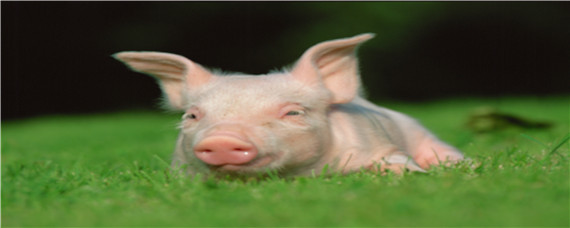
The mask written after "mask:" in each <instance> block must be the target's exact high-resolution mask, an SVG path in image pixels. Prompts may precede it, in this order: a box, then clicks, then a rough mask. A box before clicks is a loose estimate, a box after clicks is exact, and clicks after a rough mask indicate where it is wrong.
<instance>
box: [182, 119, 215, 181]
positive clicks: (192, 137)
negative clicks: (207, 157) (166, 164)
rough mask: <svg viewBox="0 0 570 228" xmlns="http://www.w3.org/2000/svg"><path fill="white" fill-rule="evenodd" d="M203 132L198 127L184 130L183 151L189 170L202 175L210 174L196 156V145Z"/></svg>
mask: <svg viewBox="0 0 570 228" xmlns="http://www.w3.org/2000/svg"><path fill="white" fill-rule="evenodd" d="M202 132H203V131H199V130H198V128H197V127H193V128H187V129H182V145H181V146H182V149H183V151H184V156H185V158H186V161H187V162H188V165H189V168H190V169H193V170H195V171H199V172H202V173H209V172H210V170H209V169H208V167H207V165H206V164H204V163H203V162H202V161H200V159H198V158H197V157H196V156H195V155H194V145H196V142H197V139H199V138H200V136H201V135H202Z"/></svg>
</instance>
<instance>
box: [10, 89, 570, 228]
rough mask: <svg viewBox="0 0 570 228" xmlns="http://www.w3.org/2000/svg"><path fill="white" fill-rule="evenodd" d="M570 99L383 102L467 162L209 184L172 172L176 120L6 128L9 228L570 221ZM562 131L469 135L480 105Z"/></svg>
mask: <svg viewBox="0 0 570 228" xmlns="http://www.w3.org/2000/svg"><path fill="white" fill-rule="evenodd" d="M568 102H569V97H549V98H529V97H522V98H517V97H511V98H500V99H456V100H442V101H433V102H425V103H415V104H411V103H401V102H387V103H383V105H384V106H386V107H390V108H393V109H396V110H399V111H402V112H405V113H408V114H410V115H412V116H414V117H416V118H417V119H419V120H420V121H421V122H422V123H424V125H426V126H427V127H428V128H430V129H431V130H433V131H434V132H435V133H436V134H437V135H438V136H440V137H441V138H442V139H444V140H446V141H448V142H450V143H451V144H453V145H455V146H457V147H458V148H459V149H461V150H462V151H464V152H465V154H466V155H467V156H469V157H471V158H472V160H473V161H472V162H471V163H467V162H465V163H460V164H458V165H457V166H455V167H450V168H445V167H435V168H434V169H431V170H430V171H429V172H428V173H426V174H422V173H406V174H404V175H403V176H397V175H393V174H387V175H384V176H381V175H378V174H373V173H367V172H362V173H355V174H352V175H348V176H331V177H321V176H317V177H301V178H295V179H291V180H285V179H281V178H278V177H269V178H268V179H265V180H257V181H253V180H252V181H247V182H244V181H239V180H211V179H210V180H207V181H200V180H198V179H193V178H188V177H180V176H176V175H173V174H171V173H169V172H168V163H169V162H170V156H171V152H172V150H173V149H174V148H173V147H174V142H175V139H176V136H177V132H176V130H175V125H176V123H177V121H178V120H179V116H178V115H169V114H163V113H160V112H135V111H133V112H123V113H115V114H98V115H83V116H50V117H43V118H35V119H30V120H23V121H13V122H3V123H2V225H4V226H562V227H568V226H569V194H570V192H569V185H570V183H569V159H570V156H569V146H568V145H569V144H568V142H567V141H565V140H567V138H566V137H567V135H568V132H569V123H568V122H569V118H570V115H569V103H568ZM480 106H493V107H497V108H499V110H501V111H504V112H509V113H513V114H516V115H520V116H523V117H525V118H530V119H538V120H546V121H551V122H552V123H554V126H553V127H552V128H550V129H546V130H545V129H542V130H540V129H519V128H510V129H504V130H501V131H496V132H489V133H481V134H476V133H472V132H471V131H470V130H469V129H467V128H466V127H465V126H464V123H465V121H466V120H467V117H468V115H469V113H470V111H471V110H473V109H474V108H476V107H480Z"/></svg>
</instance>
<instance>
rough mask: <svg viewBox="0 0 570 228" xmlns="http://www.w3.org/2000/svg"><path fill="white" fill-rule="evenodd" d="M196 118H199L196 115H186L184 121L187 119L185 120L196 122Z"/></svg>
mask: <svg viewBox="0 0 570 228" xmlns="http://www.w3.org/2000/svg"><path fill="white" fill-rule="evenodd" d="M196 118H198V117H197V116H196V114H194V113H186V114H184V115H183V116H182V119H185V120H195V119H196Z"/></svg>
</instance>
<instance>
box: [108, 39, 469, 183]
mask: <svg viewBox="0 0 570 228" xmlns="http://www.w3.org/2000/svg"><path fill="white" fill-rule="evenodd" d="M372 37H373V35H371V34H363V35H359V36H355V37H351V38H346V39H338V40H332V41H327V42H322V43H319V44H317V45H315V46H313V47H311V48H309V49H308V50H307V51H305V53H304V54H303V55H302V56H301V58H300V59H299V61H297V62H296V64H295V65H294V66H293V67H292V68H291V69H290V70H287V71H284V72H280V73H272V74H268V75H259V76H250V75H242V74H235V75H231V76H220V75H216V74H214V73H212V72H210V71H208V70H207V69H205V68H203V67H202V66H200V65H198V64H196V63H194V62H192V61H190V60H188V59H186V58H185V57H182V56H179V55H174V54H169V53H159V52H121V53H118V54H116V55H115V56H114V57H115V58H117V59H118V60H120V61H122V62H124V63H125V64H127V65H128V66H129V67H131V68H132V69H133V70H135V71H137V72H141V73H145V74H149V75H151V76H153V77H155V78H156V79H157V80H158V82H159V84H160V86H161V88H162V91H163V92H164V94H165V95H166V98H167V99H166V101H167V105H168V106H169V107H170V108H172V109H174V110H180V111H184V112H185V114H184V115H183V121H182V123H181V131H180V135H179V138H178V140H177V146H176V150H175V153H174V160H173V163H172V165H173V167H175V168H176V167H180V166H181V165H187V168H186V171H187V173H189V174H197V173H203V174H216V173H224V174H228V173H229V174H236V175H244V176H255V175H257V174H258V173H260V172H265V171H266V170H274V171H277V172H278V173H279V174H280V175H283V176H296V175H311V174H313V173H316V174H319V173H320V172H321V170H323V167H324V166H325V165H328V166H329V170H330V171H333V172H340V173H349V172H354V171H359V170H361V169H362V168H365V169H369V170H373V171H382V170H386V169H389V170H393V171H395V172H401V171H402V170H403V169H407V170H412V171H420V172H423V171H424V169H428V168H430V166H432V165H439V164H452V163H454V162H457V161H459V160H462V159H463V154H461V152H459V151H458V150H457V149H455V148H453V147H452V146H449V145H447V144H445V143H444V142H442V141H440V140H439V139H437V138H436V137H435V136H434V135H433V134H431V133H430V132H429V131H428V130H426V129H425V128H423V127H422V126H421V125H420V124H419V123H418V122H417V121H415V120H413V119H412V118H410V117H408V116H406V115H404V114H402V113H398V112H396V111H392V110H389V109H386V108H382V107H379V106H376V105H374V104H372V103H370V102H369V101H366V100H365V99H364V98H362V97H360V96H359V95H358V94H359V90H360V76H359V73H358V61H357V58H356V49H357V47H358V45H360V44H361V43H363V42H364V41H366V40H369V39H371V38H372Z"/></svg>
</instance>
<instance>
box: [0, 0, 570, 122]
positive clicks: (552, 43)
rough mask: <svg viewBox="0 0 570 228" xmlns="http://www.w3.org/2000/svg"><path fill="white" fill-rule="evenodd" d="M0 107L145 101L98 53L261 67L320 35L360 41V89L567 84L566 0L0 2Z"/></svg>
mask: <svg viewBox="0 0 570 228" xmlns="http://www.w3.org/2000/svg"><path fill="white" fill-rule="evenodd" d="M1 10H2V15H1V17H2V21H1V26H2V43H1V44H2V62H1V64H2V67H1V77H2V106H1V108H2V112H1V113H2V116H1V117H2V120H13V119H22V118H30V117H35V116H42V115H54V114H78V113H99V112H114V111H119V110H128V109H157V107H158V105H157V103H158V100H159V97H160V95H161V92H160V90H159V88H158V86H157V85H156V84H155V82H154V80H153V79H152V78H151V77H148V76H144V75H140V74H137V73H134V72H131V71H129V70H128V69H127V68H126V67H125V66H124V65H122V64H121V63H119V62H117V61H116V60H114V59H113V58H111V57H110V55H112V54H113V53H116V52H119V51H125V50H134V51H142V50H148V51H162V52H171V53H176V54H180V55H183V56H186V57H188V58H189V59H191V60H193V61H195V62H197V63H200V64H202V65H204V66H207V67H214V68H220V69H224V70H228V71H237V72H244V73H251V74H263V73H267V72H268V71H270V70H272V69H278V68H281V67H282V66H285V65H289V64H291V63H293V62H294V61H295V60H296V59H297V58H299V57H300V55H301V54H302V53H303V52H304V51H305V50H306V49H307V48H308V47H310V46H312V45H314V44H316V43H318V42H321V41H325V40H329V39H335V38H343V37H349V36H353V35H356V34H360V33H365V32H372V33H376V35H377V36H376V38H375V39H373V40H371V41H369V42H367V43H365V44H364V45H363V46H362V48H361V49H360V51H359V57H360V63H361V73H362V77H363V82H364V85H365V88H366V90H367V94H368V97H369V98H370V99H371V100H374V101H382V100H404V101H418V102H421V101H426V100H432V99H442V98H447V97H455V98H457V97H473V96H477V97H495V96H548V95H556V94H568V93H569V92H570V90H569V88H570V64H569V63H570V62H569V60H570V58H569V57H570V42H569V40H570V4H569V3H568V2H310V3H307V2H260V3H258V2H235V3H234V2H231V3H230V2H224V3H218V2H5V1H3V2H1Z"/></svg>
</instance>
